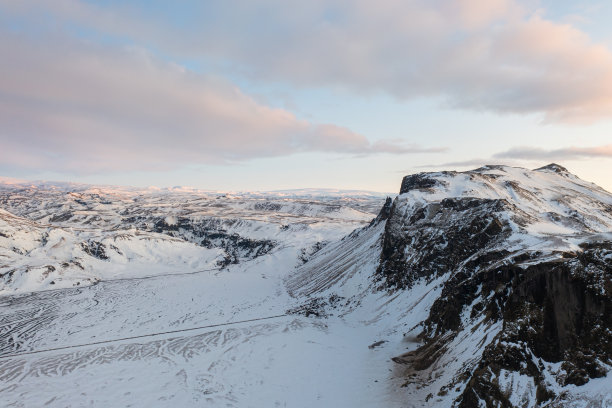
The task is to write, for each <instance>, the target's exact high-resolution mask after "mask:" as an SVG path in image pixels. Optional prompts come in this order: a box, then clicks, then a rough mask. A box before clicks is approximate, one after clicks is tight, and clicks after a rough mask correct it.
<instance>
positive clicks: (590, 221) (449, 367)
mask: <svg viewBox="0 0 612 408" xmlns="http://www.w3.org/2000/svg"><path fill="white" fill-rule="evenodd" d="M366 282H368V283H369V286H366ZM288 287H289V288H290V290H291V292H292V293H293V294H294V295H295V296H297V297H300V296H304V295H310V296H316V297H319V298H320V299H322V303H323V304H329V302H325V299H327V298H342V299H346V301H343V302H339V303H338V306H337V307H336V308H337V309H338V310H339V313H342V314H351V313H357V314H361V313H364V310H363V309H364V302H365V301H366V300H367V302H368V306H367V307H365V311H367V312H370V313H371V310H372V309H374V310H377V311H378V313H379V314H378V315H376V316H375V317H373V318H371V319H369V320H366V321H367V322H368V324H371V322H372V321H377V322H376V323H375V324H377V325H380V327H381V328H383V327H384V328H386V329H387V330H388V332H387V333H389V334H387V335H385V336H381V340H380V341H387V342H389V344H390V346H391V347H395V346H394V343H395V344H397V342H398V338H399V337H403V339H404V341H405V344H404V347H402V348H403V349H404V350H403V351H402V352H401V353H399V354H398V355H396V356H394V358H393V361H394V362H395V363H396V364H397V365H396V367H395V368H394V370H396V373H397V375H398V376H399V377H402V378H403V379H404V383H403V387H404V388H405V393H406V397H407V401H410V403H411V404H413V405H414V406H451V405H456V406H461V407H477V406H487V407H494V406H502V407H506V406H513V407H534V406H550V407H557V406H568V407H570V406H571V407H574V406H612V375H610V374H609V373H610V369H611V367H612V313H611V312H612V195H611V194H610V193H608V192H606V191H604V190H603V189H601V188H599V187H597V186H595V185H593V184H591V183H587V182H584V181H582V180H580V179H579V178H577V177H576V176H574V175H572V174H570V173H569V172H568V171H567V170H566V169H564V168H563V167H561V166H558V165H555V164H552V165H549V166H546V167H542V168H540V169H537V170H534V171H530V170H525V169H519V168H511V167H503V166H486V167H482V168H479V169H476V170H473V171H467V172H462V173H458V172H440V173H421V174H415V175H411V176H407V177H405V178H404V180H403V182H402V186H401V191H400V195H399V196H397V197H396V198H395V200H393V202H391V201H389V202H388V203H387V205H386V206H385V208H384V209H383V211H381V215H380V216H379V218H378V219H377V221H376V222H374V223H372V224H371V225H370V226H368V227H365V228H363V229H361V230H358V231H356V232H354V233H352V234H351V235H350V236H349V237H347V238H345V239H344V240H342V241H341V242H339V243H337V244H334V245H330V246H328V247H326V248H325V249H324V250H323V251H321V252H320V253H319V254H317V256H316V257H315V259H313V260H311V262H309V263H308V264H306V265H304V266H303V267H301V268H300V269H299V272H298V273H296V274H295V275H294V276H292V277H291V278H290V279H289V280H288ZM372 297H374V298H376V297H378V299H377V301H374V304H375V305H376V306H375V307H374V306H373V305H371V304H369V303H370V302H372V300H371V298H372ZM313 307H314V306H313ZM400 331H401V332H403V333H402V334H401V335H400V334H399V333H398V332H400ZM381 347H384V343H381Z"/></svg>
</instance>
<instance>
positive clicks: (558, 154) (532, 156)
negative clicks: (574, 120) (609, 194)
mask: <svg viewBox="0 0 612 408" xmlns="http://www.w3.org/2000/svg"><path fill="white" fill-rule="evenodd" d="M493 157H494V158H498V159H519V160H562V159H563V160H579V159H589V158H612V145H604V146H594V147H575V146H573V147H565V148H561V149H550V150H548V149H541V148H536V147H528V146H522V147H515V148H512V149H509V150H506V151H504V152H500V153H496V154H494V155H493Z"/></svg>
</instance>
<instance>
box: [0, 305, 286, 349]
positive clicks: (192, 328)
mask: <svg viewBox="0 0 612 408" xmlns="http://www.w3.org/2000/svg"><path fill="white" fill-rule="evenodd" d="M286 316H289V315H288V314H287V313H284V314H280V315H274V316H266V317H257V318H255V319H247V320H239V321H236V322H227V323H217V324H210V325H207V326H199V327H190V328H188V329H178V330H170V331H165V332H158V333H149V334H141V335H138V336H131V337H123V338H120V339H110V340H100V341H95V342H92V343H83V344H74V345H71V346H62V347H54V348H48V349H42V350H34V351H25V352H23V353H13V354H4V355H0V359H7V358H12V357H19V356H25V355H29V354H40V353H47V352H49V351H58V350H68V349H73V348H79V347H86V346H95V345H99V344H109V343H116V342H119V341H125V340H135V339H142V338H146V337H154V336H161V335H165V334H174V333H184V332H188V331H194V330H201V329H209V328H213V327H223V326H230V325H233V324H240V323H249V322H256V321H261V320H270V319H277V318H279V317H286Z"/></svg>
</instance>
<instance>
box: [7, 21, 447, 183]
mask: <svg viewBox="0 0 612 408" xmlns="http://www.w3.org/2000/svg"><path fill="white" fill-rule="evenodd" d="M0 55H2V61H3V62H2V64H1V65H0V143H1V146H2V148H1V149H0V162H1V163H2V164H3V165H4V166H18V167H21V168H30V169H45V170H54V171H78V172H100V171H108V170H113V171H121V170H165V169H170V168H177V167H180V166H184V165H193V164H196V165H197V164H202V163H230V162H235V161H240V160H247V159H252V158H260V157H274V156H282V155H288V154H293V153H298V152H315V151H316V152H332V153H344V154H346V153H348V154H374V153H394V154H401V153H413V152H427V151H436V149H424V148H419V147H417V146H406V145H402V144H401V143H395V142H388V143H385V142H376V143H370V141H368V139H366V138H365V137H364V136H363V135H360V134H358V133H355V132H352V131H351V130H349V129H346V128H343V127H339V126H335V125H331V124H313V123H310V122H307V121H305V120H301V119H299V118H296V117H295V116H294V115H293V114H292V113H290V112H288V111H286V110H283V109H275V108H271V107H268V106H265V105H262V104H260V103H258V102H257V101H255V100H254V99H253V98H251V97H249V96H248V95H246V94H244V93H243V92H242V91H241V90H240V89H238V88H237V87H236V86H234V85H233V84H231V83H229V82H227V81H226V80H223V79H219V78H218V77H213V76H204V75H198V74H194V73H193V72H190V71H187V70H185V69H184V68H182V67H180V66H178V65H175V64H172V63H168V62H164V61H161V60H159V59H158V58H155V57H154V56H152V55H151V54H150V53H148V52H147V51H144V50H143V49H141V48H138V47H127V48H126V47H110V46H103V45H96V44H94V43H92V42H85V41H77V40H74V39H73V40H70V39H68V38H66V37H65V36H61V35H55V36H49V37H47V38H45V39H44V40H41V39H35V38H28V37H25V36H20V35H15V34H10V33H6V32H5V33H2V35H1V36H0Z"/></svg>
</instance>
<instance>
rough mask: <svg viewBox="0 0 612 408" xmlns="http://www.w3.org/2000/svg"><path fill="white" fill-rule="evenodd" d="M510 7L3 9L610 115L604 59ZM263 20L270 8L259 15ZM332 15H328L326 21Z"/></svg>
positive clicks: (356, 77) (406, 92)
mask: <svg viewBox="0 0 612 408" xmlns="http://www.w3.org/2000/svg"><path fill="white" fill-rule="evenodd" d="M525 4H526V3H521V2H519V1H516V0H490V1H486V2H482V1H477V0H434V1H425V0H410V1H398V0H387V1H379V2H376V3H374V2H371V1H367V0H358V1H350V2H349V1H346V0H331V1H322V0H313V1H308V2H298V3H296V2H286V1H280V0H254V1H249V2H242V3H239V4H235V3H231V2H207V3H206V5H205V6H203V5H200V7H196V8H195V9H194V11H193V21H195V22H197V23H194V24H193V25H188V26H187V27H175V26H172V25H171V24H170V23H168V22H167V21H166V20H165V19H164V18H163V16H151V15H149V14H145V13H143V12H142V11H141V10H139V9H137V8H135V7H133V6H129V5H123V6H117V7H114V8H112V7H97V6H95V5H92V4H89V3H82V2H79V1H76V0H61V1H57V2H56V1H47V2H35V3H33V2H27V1H26V2H18V3H15V2H4V7H5V9H6V10H9V11H10V12H11V13H13V14H18V15H30V14H36V13H41V12H42V11H41V10H43V11H44V12H47V13H51V14H53V15H55V16H56V17H57V18H58V19H60V20H62V21H70V22H72V23H78V24H83V25H85V26H87V27H93V28H95V29H97V30H100V31H101V32H103V33H106V34H111V35H117V36H120V37H121V36H128V37H130V38H132V39H133V40H134V41H136V42H140V43H143V44H154V45H155V46H156V47H159V48H162V49H164V50H165V51H166V52H167V53H169V54H173V55H181V56H186V57H189V58H198V57H199V58H206V59H216V60H219V61H230V62H231V63H232V64H231V66H233V67H238V68H237V69H238V70H240V72H243V73H244V72H247V73H248V75H250V76H252V77H254V78H256V79H258V80H263V81H278V80H284V81H290V82H291V83H293V84H295V85H298V86H305V87H310V86H338V85H339V86H342V87H345V88H348V89H351V90H353V91H355V92H364V93H371V92H379V91H383V92H386V93H388V94H391V95H393V96H395V97H398V98H401V99H409V98H415V97H421V96H435V97H439V98H442V99H443V100H445V101H446V103H447V105H448V106H452V107H456V108H461V109H472V110H488V111H494V112H499V113H518V114H523V113H539V114H541V115H542V117H543V118H544V119H545V120H547V121H562V122H575V123H584V122H592V121H595V120H601V119H606V118H609V117H610V116H611V114H612V53H611V52H610V50H609V48H607V47H606V46H604V45H601V44H596V43H594V42H593V41H592V40H591V39H590V38H589V37H588V36H587V35H586V34H585V33H584V32H581V31H580V30H578V29H576V28H575V27H573V26H571V25H569V24H567V23H557V22H554V21H551V20H548V19H546V18H545V12H544V11H542V10H539V9H530V8H528V6H526V5H525ZM262 10H266V12H265V13H263V14H262V12H261V11H262ZM330 15H331V16H333V17H331V18H330V17H329V16H330Z"/></svg>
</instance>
